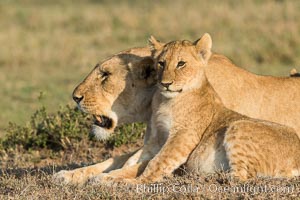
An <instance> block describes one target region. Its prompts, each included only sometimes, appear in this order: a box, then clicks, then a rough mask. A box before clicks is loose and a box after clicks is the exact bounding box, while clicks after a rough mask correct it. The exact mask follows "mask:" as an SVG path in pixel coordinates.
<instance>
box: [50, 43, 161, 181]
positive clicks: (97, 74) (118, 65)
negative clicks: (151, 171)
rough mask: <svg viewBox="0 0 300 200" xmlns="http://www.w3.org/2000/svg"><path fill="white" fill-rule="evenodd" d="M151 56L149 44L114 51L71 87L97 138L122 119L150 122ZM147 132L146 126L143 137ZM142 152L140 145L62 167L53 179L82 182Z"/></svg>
mask: <svg viewBox="0 0 300 200" xmlns="http://www.w3.org/2000/svg"><path fill="white" fill-rule="evenodd" d="M150 56H151V53H150V51H149V49H148V48H132V49H130V50H127V51H123V52H120V53H117V54H115V55H113V56H112V57H110V58H108V59H107V60H105V61H103V62H102V63H100V64H97V65H96V67H95V68H94V69H93V70H92V72H91V73H90V74H89V75H88V76H87V77H86V78H85V80H84V81H83V82H82V83H81V84H80V85H78V86H77V87H76V89H75V90H74V92H73V99H74V101H76V103H77V104H78V106H79V108H80V109H81V110H83V111H85V112H88V113H90V114H93V116H94V118H95V123H94V125H93V129H92V131H93V133H94V134H95V135H96V137H98V138H99V139H105V138H107V137H109V135H110V134H111V133H112V132H113V131H114V129H115V127H116V126H117V125H120V124H123V123H132V122H145V123H147V124H148V123H149V121H150V118H151V99H152V96H153V93H154V91H155V86H154V85H155V84H156V81H155V79H154V78H155V74H154V71H153V61H152V58H151V57H150ZM150 133H151V130H150V126H148V127H147V130H146V135H145V141H147V139H148V137H149V134H150ZM151 146H153V145H151ZM151 149H153V148H151ZM144 154H145V152H144V151H143V148H142V149H139V150H137V151H136V152H132V153H129V154H126V155H122V156H119V157H114V158H110V159H108V160H106V161H105V162H102V163H98V164H96V165H92V166H88V167H83V168H78V169H75V170H70V171H66V170H62V171H60V172H59V173H56V174H55V175H54V179H55V180H56V181H57V182H59V183H73V184H82V183H84V182H85V181H86V180H87V179H88V178H90V177H93V176H95V175H98V174H100V173H102V172H109V171H110V170H113V169H118V168H121V167H122V166H124V164H125V163H127V164H125V166H126V165H130V164H131V163H133V164H135V163H136V162H137V160H138V159H139V158H140V156H144Z"/></svg>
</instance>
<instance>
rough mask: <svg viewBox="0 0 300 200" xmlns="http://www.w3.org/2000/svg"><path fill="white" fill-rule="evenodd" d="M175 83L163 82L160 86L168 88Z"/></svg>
mask: <svg viewBox="0 0 300 200" xmlns="http://www.w3.org/2000/svg"><path fill="white" fill-rule="evenodd" d="M172 83H173V81H172V82H161V83H160V84H161V85H162V86H164V87H165V88H168V87H169V86H170V85H172Z"/></svg>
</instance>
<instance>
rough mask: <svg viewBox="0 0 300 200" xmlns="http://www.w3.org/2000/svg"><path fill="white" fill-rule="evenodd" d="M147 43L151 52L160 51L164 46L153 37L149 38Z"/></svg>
mask: <svg viewBox="0 0 300 200" xmlns="http://www.w3.org/2000/svg"><path fill="white" fill-rule="evenodd" d="M148 41H149V47H150V49H151V51H157V50H160V49H161V48H162V47H163V46H164V44H163V43H161V42H160V41H159V40H156V39H155V37H154V36H153V35H151V36H150V38H149V39H148Z"/></svg>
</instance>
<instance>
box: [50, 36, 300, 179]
mask: <svg viewBox="0 0 300 200" xmlns="http://www.w3.org/2000/svg"><path fill="white" fill-rule="evenodd" d="M156 42H157V41H156ZM160 45H163V44H161V43H160ZM120 54H121V55H122V54H127V55H126V56H125V55H123V56H125V57H127V58H126V60H125V62H122V59H120V58H119V54H116V55H114V56H112V57H111V58H110V59H108V60H107V61H105V62H103V64H101V65H98V66H97V67H96V68H95V69H94V70H93V71H92V72H91V73H90V75H89V76H88V77H87V78H86V79H85V81H83V82H82V83H81V84H80V85H79V86H78V87H77V89H75V91H74V99H75V100H76V101H77V102H79V100H80V99H81V98H82V97H84V98H83V99H81V101H80V102H79V104H80V105H91V104H90V102H86V101H85V100H86V99H94V102H102V100H104V101H106V102H108V101H111V102H110V103H108V105H111V104H114V107H119V108H122V106H123V108H122V109H119V111H121V112H123V113H118V114H116V113H117V112H116V110H115V111H114V113H115V114H112V116H111V118H110V120H108V122H111V125H113V126H111V127H110V129H109V131H108V132H107V131H103V130H105V129H106V128H103V129H101V130H100V129H99V127H97V126H94V127H95V130H98V131H97V133H98V135H99V133H104V135H105V136H108V135H109V134H108V133H111V132H112V131H113V128H114V127H115V126H116V125H117V123H124V122H125V121H126V122H134V121H140V120H145V119H146V118H147V117H146V116H148V119H150V115H151V112H149V106H148V103H150V102H149V99H150V98H149V96H151V95H152V94H153V90H155V86H154V85H153V84H150V85H148V86H149V87H144V86H143V85H142V86H140V85H139V84H135V87H134V89H135V90H137V91H138V90H141V91H142V90H144V89H145V88H147V89H146V90H147V91H149V90H152V89H153V90H152V92H149V93H148V92H145V93H143V92H141V93H139V95H138V96H139V98H140V99H142V97H141V96H143V95H144V98H145V99H147V101H148V103H143V102H142V101H139V102H135V103H134V104H126V103H125V104H124V103H123V104H121V102H122V101H115V102H113V99H105V98H104V97H103V94H105V87H99V85H100V84H101V81H100V80H99V78H100V77H98V79H97V78H96V77H97V74H98V72H99V69H100V67H101V66H102V65H107V66H111V67H112V71H111V72H112V75H113V76H114V79H115V80H118V79H120V81H119V82H117V81H116V82H113V83H111V84H110V85H113V84H116V86H118V87H119V86H121V87H124V88H125V89H124V90H123V91H120V90H119V93H115V94H114V95H115V98H116V97H117V96H118V95H120V99H122V98H124V97H126V96H129V97H134V95H132V93H131V92H129V91H128V92H127V89H129V90H130V87H128V86H127V87H125V85H130V83H129V84H127V83H126V81H128V80H129V79H124V77H126V76H128V77H133V78H138V77H142V78H143V76H136V75H134V74H139V72H147V73H148V72H149V69H151V68H146V69H147V70H142V69H144V68H143V67H141V68H139V67H133V68H129V65H130V63H132V62H131V60H132V61H133V63H135V66H139V65H138V63H139V61H141V60H142V58H145V57H147V58H148V57H149V56H150V55H151V51H150V49H149V48H137V49H132V50H130V51H127V52H121V53H120ZM128 54H131V56H130V55H128ZM137 58H139V59H137ZM142 66H143V65H142ZM128 69H131V70H128ZM135 71H136V72H137V73H136V72H135ZM150 71H151V70H150ZM205 71H206V75H207V78H208V80H209V82H210V83H211V84H212V86H213V88H214V89H215V90H216V91H217V93H218V95H219V96H220V98H221V100H222V101H223V102H224V104H225V106H226V107H228V108H230V109H232V110H234V111H237V112H239V113H242V114H245V115H248V116H250V117H253V118H258V119H265V120H269V121H273V122H277V123H281V124H285V125H289V126H291V127H293V128H294V129H295V130H296V131H297V133H298V134H299V132H300V123H299V122H298V121H299V119H300V106H299V105H298V102H299V100H300V94H299V93H298V91H299V89H300V79H299V80H297V79H296V78H276V77H269V76H258V75H255V74H252V73H250V72H247V71H245V70H244V69H241V68H239V67H236V66H235V65H234V64H233V63H232V62H231V61H230V60H229V59H227V58H226V57H225V56H223V55H219V54H213V55H212V56H211V58H210V60H209V61H208V65H207V67H206V68H205ZM115 72H116V73H115ZM147 73H144V74H147ZM117 77H119V78H117ZM148 78H149V77H148ZM149 80H150V81H147V79H145V80H144V83H148V82H151V81H152V80H153V77H150V79H149ZM135 81H138V82H139V81H142V82H143V80H140V79H136V80H135ZM106 83H109V82H106ZM150 88H152V89H150ZM124 99H126V98H124ZM124 101H125V102H126V100H124ZM116 102H120V104H119V105H117V103H116ZM93 105H94V106H93V107H92V106H90V107H89V111H91V113H102V112H104V110H106V112H109V111H110V110H111V109H110V107H106V105H104V104H101V103H99V104H97V105H96V103H94V104H93ZM127 106H136V107H137V108H138V109H129V110H127ZM83 108H84V107H83ZM138 114H144V116H142V117H141V119H139V118H138V117H134V116H138ZM118 115H123V116H126V115H127V117H123V116H122V117H121V119H122V120H124V121H122V120H121V119H118V122H112V121H111V120H114V119H115V118H118ZM114 116H115V117H114ZM103 118H104V120H103V121H107V118H105V117H104V116H103ZM98 119H100V120H99V122H100V121H102V120H101V117H98ZM129 119H130V120H129ZM146 121H147V120H146ZM97 124H98V125H100V124H101V122H100V123H97ZM108 124H110V123H108ZM102 125H103V124H102ZM99 130H100V131H99ZM148 133H150V130H149V126H148V128H147V134H146V137H145V141H147V138H148V135H149V134H148ZM99 137H100V138H101V137H102V136H99ZM153 145H156V144H151V143H150V144H149V145H148V146H150V147H152V146H153ZM149 149H155V150H145V149H144V148H142V149H141V150H139V151H137V152H136V153H135V154H134V156H133V157H132V158H131V159H129V160H128V158H129V157H130V155H133V153H132V154H128V155H124V156H121V157H116V158H112V159H108V160H107V161H105V162H103V163H99V164H96V165H93V166H89V167H85V168H80V169H76V170H72V171H61V172H60V173H58V174H56V175H55V177H56V178H57V179H58V180H59V181H62V182H65V183H82V182H84V181H86V180H87V179H88V178H89V177H93V176H95V175H97V174H100V173H102V172H108V171H111V170H113V169H118V168H120V167H121V166H124V163H125V162H126V161H127V160H128V162H127V164H126V165H125V166H127V165H133V164H135V163H136V162H137V161H139V162H140V161H142V160H147V159H149V157H151V156H149V155H151V154H152V155H153V154H155V151H157V148H149ZM148 151H150V153H149V154H148V155H147V153H145V152H148ZM151 151H154V152H151ZM142 154H143V156H142V157H141V155H142ZM145 154H146V155H147V156H145ZM140 158H141V159H140ZM123 174H126V173H123Z"/></svg>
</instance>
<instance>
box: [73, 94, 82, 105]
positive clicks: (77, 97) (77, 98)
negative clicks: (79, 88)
mask: <svg viewBox="0 0 300 200" xmlns="http://www.w3.org/2000/svg"><path fill="white" fill-rule="evenodd" d="M82 99H83V96H76V95H73V100H74V101H75V102H76V103H78V104H79V103H80V101H81V100H82Z"/></svg>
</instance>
